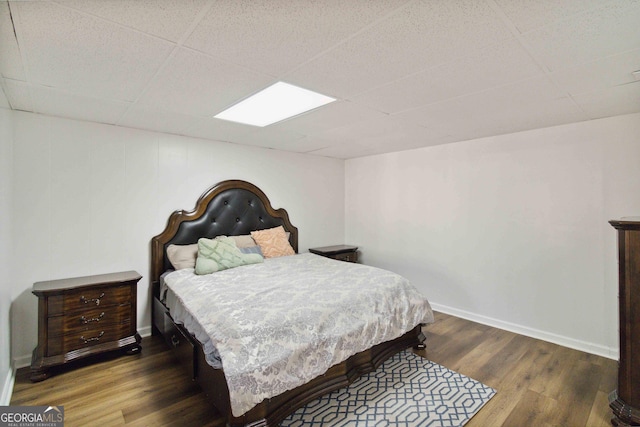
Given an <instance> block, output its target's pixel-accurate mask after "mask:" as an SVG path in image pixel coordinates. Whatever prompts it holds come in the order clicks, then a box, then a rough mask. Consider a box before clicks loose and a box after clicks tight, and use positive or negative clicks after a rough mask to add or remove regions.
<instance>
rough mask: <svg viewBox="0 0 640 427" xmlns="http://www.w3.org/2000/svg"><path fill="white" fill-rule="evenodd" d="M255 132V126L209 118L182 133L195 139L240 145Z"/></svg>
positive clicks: (201, 120)
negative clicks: (244, 138)
mask: <svg viewBox="0 0 640 427" xmlns="http://www.w3.org/2000/svg"><path fill="white" fill-rule="evenodd" d="M253 131H254V128H253V126H247V125H241V124H239V123H234V122H229V121H226V120H220V119H216V118H213V117H208V118H204V119H200V120H199V121H198V122H197V123H195V124H194V125H193V126H190V127H188V128H186V129H184V130H183V131H182V133H183V134H184V135H188V136H193V137H194V138H205V139H212V140H215V141H225V142H234V143H237V144H239V143H241V141H242V138H243V137H244V136H245V135H247V134H248V133H251V132H253Z"/></svg>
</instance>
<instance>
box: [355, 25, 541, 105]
mask: <svg viewBox="0 0 640 427" xmlns="http://www.w3.org/2000/svg"><path fill="white" fill-rule="evenodd" d="M542 73H543V71H542V70H541V69H540V67H538V65H537V64H536V63H535V62H534V61H533V59H531V57H530V56H529V54H528V53H527V52H526V50H525V49H524V48H523V47H522V46H521V45H520V43H519V42H518V41H517V40H515V39H513V38H510V39H506V40H503V41H501V42H499V43H498V44H497V45H493V46H490V47H486V48H481V49H479V50H477V51H476V52H474V53H473V54H471V55H469V56H466V57H463V58H458V59H456V60H454V61H451V62H448V63H446V64H443V65H440V66H437V67H433V68H430V69H428V70H426V71H424V72H420V73H418V74H414V75H411V76H409V77H406V78H404V79H401V80H397V81H395V82H393V83H390V84H388V85H385V86H382V87H379V88H377V89H374V90H372V91H370V92H366V93H364V94H361V95H359V96H357V97H355V101H357V102H358V103H362V104H364V105H367V106H369V107H371V108H376V109H378V110H380V111H385V112H387V113H397V112H399V111H402V110H408V109H411V108H416V107H419V106H421V105H426V104H430V103H433V102H437V101H442V100H444V99H447V98H453V97H456V96H461V95H464V94H468V93H473V92H480V91H482V90H485V89H488V88H491V87H495V86H500V85H504V84H508V83H512V82H515V81H518V80H522V79H526V78H529V77H532V76H535V75H541V74H542Z"/></svg>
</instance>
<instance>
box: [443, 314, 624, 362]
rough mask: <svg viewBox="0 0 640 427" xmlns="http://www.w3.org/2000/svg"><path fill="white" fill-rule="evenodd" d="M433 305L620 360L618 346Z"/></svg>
mask: <svg viewBox="0 0 640 427" xmlns="http://www.w3.org/2000/svg"><path fill="white" fill-rule="evenodd" d="M431 307H432V308H433V309H434V310H435V311H439V312H442V313H445V314H450V315H452V316H456V317H460V318H462V319H467V320H471V321H472V322H476V323H481V324H483V325H487V326H491V327H494V328H498V329H503V330H505V331H509V332H514V333H516V334H520V335H524V336H527V337H531V338H535V339H539V340H542V341H547V342H550V343H553V344H558V345H561V346H563V347H568V348H572V349H574V350H580V351H584V352H585V353H590V354H595V355H596V356H602V357H606V358H607V359H613V360H618V358H619V356H620V353H619V350H618V349H617V348H611V347H606V346H603V345H599V344H594V343H590V342H586V341H581V340H576V339H573V338H569V337H565V336H562V335H557V334H553V333H550V332H545V331H541V330H538V329H533V328H529V327H526V326H522V325H517V324H515V323H510V322H504V321H502V320H498V319H494V318H491V317H487V316H482V315H479V314H475V313H471V312H468V311H465V310H459V309H457V308H453V307H448V306H446V305H441V304H433V303H432V304H431Z"/></svg>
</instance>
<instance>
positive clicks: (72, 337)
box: [31, 271, 142, 382]
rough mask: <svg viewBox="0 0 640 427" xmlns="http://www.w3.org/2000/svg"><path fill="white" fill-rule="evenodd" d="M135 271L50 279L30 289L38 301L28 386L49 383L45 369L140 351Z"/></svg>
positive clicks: (138, 278) (47, 370)
mask: <svg viewBox="0 0 640 427" xmlns="http://www.w3.org/2000/svg"><path fill="white" fill-rule="evenodd" d="M141 278H142V276H141V275H140V274H138V273H137V272H136V271H125V272H121V273H111V274H101V275H96V276H87V277H76V278H72V279H61V280H49V281H46V282H37V283H34V284H33V290H32V292H33V293H34V294H35V295H36V296H37V297H38V346H37V347H36V348H35V349H34V350H33V357H32V358H31V381H33V382H37V381H42V380H45V379H47V378H49V375H50V373H49V368H51V367H53V366H57V365H63V364H65V363H69V362H71V361H74V360H76V359H80V358H83V357H87V356H91V355H94V354H99V353H103V352H107V351H112V350H118V349H122V350H123V351H125V352H127V353H128V354H135V353H138V352H139V351H140V341H141V338H140V335H139V334H138V332H137V330H136V296H137V290H136V288H137V284H138V281H139V280H140V279H141Z"/></svg>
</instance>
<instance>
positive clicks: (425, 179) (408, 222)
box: [345, 114, 640, 358]
mask: <svg viewBox="0 0 640 427" xmlns="http://www.w3.org/2000/svg"><path fill="white" fill-rule="evenodd" d="M639 166H640V115H639V114H633V115H627V116H618V117H614V118H608V119H602V120H596V121H590V122H583V123H576V124H570V125H564V126H558V127H553V128H546V129H538V130H533V131H527V132H521V133H517V134H510V135H503V136H497V137H491V138H483V139H478V140H473V141H466V142H462V143H456V144H449V145H441V146H436V147H430V148H423V149H418V150H412V151H405V152H399V153H393V154H385V155H379V156H372V157H366V158H360V159H352V160H348V161H347V162H346V171H345V183H346V186H345V188H346V190H345V191H346V211H345V212H346V215H345V218H346V230H345V232H346V241H347V242H348V243H350V244H356V245H358V246H360V248H361V250H362V259H363V261H364V262H365V263H367V264H372V265H377V266H381V267H384V268H388V269H391V270H394V271H396V272H398V273H401V274H403V275H405V276H406V277H408V278H409V279H410V280H411V281H412V282H413V283H415V284H416V285H417V286H418V287H419V288H420V289H421V290H422V291H424V293H425V294H426V295H427V296H428V297H429V299H430V301H432V302H433V303H434V307H435V308H437V309H440V310H441V311H444V312H449V313H451V314H456V315H459V316H462V317H467V318H470V319H472V320H477V321H480V322H483V323H487V324H491V325H494V326H499V327H502V328H505V329H510V330H514V331H516V332H520V333H524V334H527V335H531V336H535V337H538V338H542V339H546V340H548V341H553V342H557V343H560V344H564V345H567V346H570V347H574V348H579V349H582V350H586V351H589V352H592V353H596V354H601V355H605V356H608V357H612V358H616V357H617V346H618V340H617V330H618V329H617V292H618V291H617V259H616V256H617V253H616V235H615V230H614V229H613V228H612V227H611V226H610V225H609V224H608V223H607V221H608V220H610V219H617V218H620V217H621V216H631V215H639V214H640V197H639V193H638V191H639V190H640V167H639Z"/></svg>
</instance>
